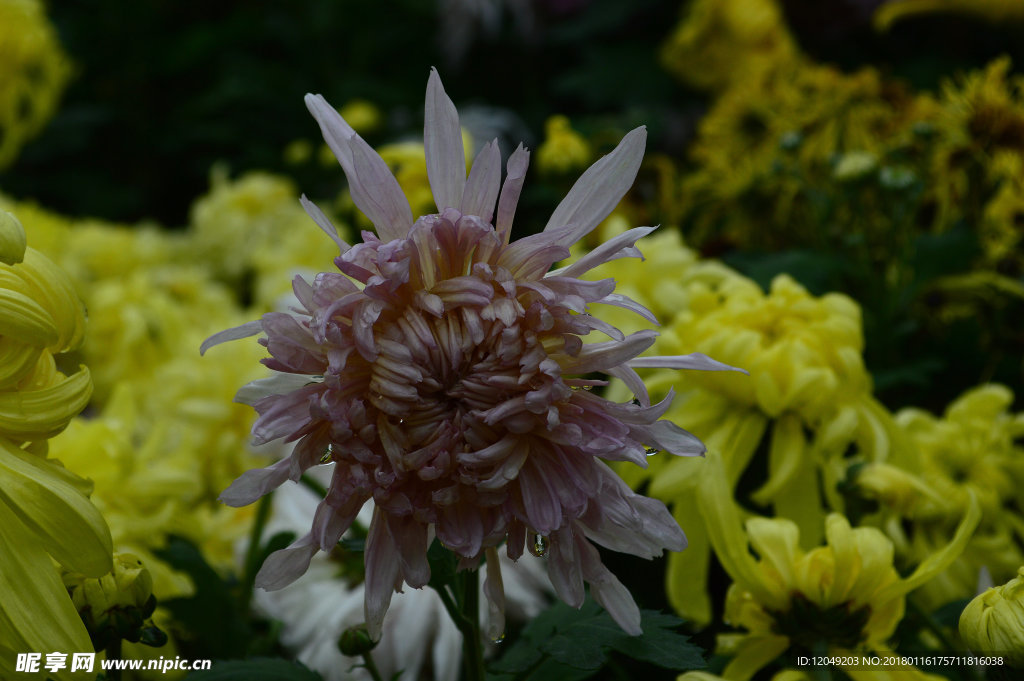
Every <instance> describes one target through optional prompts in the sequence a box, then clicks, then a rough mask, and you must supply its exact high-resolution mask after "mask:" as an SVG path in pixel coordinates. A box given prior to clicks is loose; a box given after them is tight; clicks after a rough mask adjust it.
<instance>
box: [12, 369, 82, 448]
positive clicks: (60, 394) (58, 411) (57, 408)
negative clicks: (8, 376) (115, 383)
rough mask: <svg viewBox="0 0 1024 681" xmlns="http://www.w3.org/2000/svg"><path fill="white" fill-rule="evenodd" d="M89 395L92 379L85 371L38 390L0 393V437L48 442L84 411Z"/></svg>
mask: <svg viewBox="0 0 1024 681" xmlns="http://www.w3.org/2000/svg"><path fill="white" fill-rule="evenodd" d="M91 395H92V379H91V378H90V376H89V370H88V369H86V368H85V367H81V368H80V370H79V371H78V373H76V374H72V375H71V376H68V377H67V378H64V379H63V380H60V381H58V382H56V383H55V384H52V385H48V386H46V387H43V388H40V389H38V390H28V391H20V392H6V393H0V436H4V437H7V438H9V439H12V440H19V441H21V440H45V439H48V438H51V437H53V436H54V435H56V434H57V433H59V432H60V431H62V430H64V428H65V427H66V426H67V425H68V422H69V421H70V420H71V419H72V418H74V417H75V416H76V415H77V414H78V413H79V412H81V411H82V409H84V408H85V405H86V404H88V403H89V397H90V396H91Z"/></svg>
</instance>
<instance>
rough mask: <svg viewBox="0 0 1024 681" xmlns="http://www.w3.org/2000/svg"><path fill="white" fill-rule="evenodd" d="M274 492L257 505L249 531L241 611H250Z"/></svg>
mask: <svg viewBox="0 0 1024 681" xmlns="http://www.w3.org/2000/svg"><path fill="white" fill-rule="evenodd" d="M273 496H274V495H273V494H267V495H266V496H264V497H263V498H262V499H260V504H259V506H257V507H256V518H255V519H254V520H253V522H252V530H251V531H250V532H249V548H248V549H247V550H246V552H245V575H244V576H245V584H244V590H243V591H242V599H241V611H242V612H243V613H247V612H249V601H250V600H252V590H253V588H254V585H255V584H256V572H257V571H258V570H259V568H260V566H259V565H257V564H256V561H257V560H258V559H259V555H260V544H261V543H262V540H263V528H264V527H266V525H267V518H269V517H270V509H271V499H272V498H273Z"/></svg>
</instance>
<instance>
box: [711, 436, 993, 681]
mask: <svg viewBox="0 0 1024 681" xmlns="http://www.w3.org/2000/svg"><path fill="white" fill-rule="evenodd" d="M698 500H699V503H700V504H701V507H702V509H704V511H705V517H706V519H707V522H708V525H709V528H708V529H709V536H710V539H711V543H712V545H713V546H714V548H715V553H716V555H717V556H718V558H719V560H720V561H721V563H722V566H723V567H724V568H725V570H726V572H727V573H729V576H730V577H731V578H732V579H733V585H732V586H731V587H730V588H729V592H728V594H727V596H726V605H725V620H726V622H727V623H729V624H732V625H733V626H736V627H740V628H742V629H744V630H745V631H744V633H742V634H738V635H736V634H729V635H723V636H721V637H719V652H721V653H726V654H730V655H732V656H734V660H733V661H732V662H731V663H730V664H729V665H728V666H727V667H726V669H725V672H724V674H723V676H724V677H725V678H726V679H731V680H732V681H746V679H748V678H750V677H751V676H752V675H753V674H754V673H755V672H757V670H759V669H760V668H761V667H763V666H764V665H766V664H768V663H769V662H772V661H774V660H776V659H777V658H778V657H779V656H781V655H783V654H784V653H786V652H787V651H790V653H792V652H793V651H800V654H807V651H811V650H827V651H831V652H830V654H836V655H841V654H842V652H843V651H854V650H860V651H874V652H876V653H878V652H879V651H885V650H887V646H888V640H889V638H890V637H891V636H892V635H893V633H894V632H895V630H896V626H897V625H898V624H899V622H900V620H901V619H902V617H903V613H904V608H905V604H906V595H907V594H908V593H910V592H911V591H913V590H914V589H916V588H918V587H919V586H921V585H922V584H924V583H926V582H928V581H930V580H931V579H933V578H934V577H935V576H936V575H938V574H939V573H941V572H942V571H943V570H945V569H946V568H947V567H948V566H949V564H950V563H951V562H952V561H953V560H954V559H955V558H956V557H957V556H958V555H960V554H961V553H962V552H963V550H964V547H965V546H966V545H967V542H968V540H969V539H970V537H971V534H972V532H973V531H974V529H975V528H976V527H977V525H978V521H979V520H980V518H981V509H980V506H979V504H978V502H977V500H976V499H973V500H972V501H971V503H970V504H969V506H968V508H967V510H966V513H964V515H963V518H962V519H961V521H960V524H959V526H958V527H957V529H956V531H955V533H954V535H953V537H952V538H951V539H949V540H948V542H947V543H946V544H945V546H942V547H940V548H939V549H938V550H936V551H935V552H934V553H933V554H932V555H930V556H928V557H927V558H926V559H925V560H923V561H921V562H920V564H918V565H917V566H916V569H915V570H914V571H913V572H912V573H910V574H909V575H907V576H906V577H901V576H900V574H899V573H898V572H897V571H896V568H895V566H894V564H893V556H894V548H893V544H892V541H891V540H889V538H888V537H886V536H885V535H884V534H883V533H882V532H881V531H880V530H878V529H876V528H873V527H858V528H853V527H851V526H850V523H849V521H848V520H847V519H846V518H845V517H844V516H842V515H840V514H838V513H832V514H830V515H829V516H828V517H827V518H826V520H825V545H824V546H818V547H815V548H812V549H810V550H809V551H808V550H804V549H803V548H802V547H801V535H800V530H799V528H798V527H797V525H796V524H795V523H793V522H792V521H790V520H788V519H785V518H759V517H755V518H750V519H748V520H747V521H746V523H745V524H744V525H745V532H744V531H743V529H741V520H740V510H739V508H738V507H737V506H736V504H735V502H733V500H732V495H731V492H730V491H729V487H728V482H727V479H726V472H725V467H724V466H723V462H722V460H721V458H719V457H717V456H714V455H711V456H709V458H708V461H707V467H706V470H705V471H704V475H703V477H702V479H701V487H700V490H699V493H698ZM748 542H749V545H750V547H751V548H752V549H753V550H754V552H755V553H756V554H757V556H758V557H757V558H755V557H754V555H752V554H751V552H750V551H749V550H748V548H747V544H748Z"/></svg>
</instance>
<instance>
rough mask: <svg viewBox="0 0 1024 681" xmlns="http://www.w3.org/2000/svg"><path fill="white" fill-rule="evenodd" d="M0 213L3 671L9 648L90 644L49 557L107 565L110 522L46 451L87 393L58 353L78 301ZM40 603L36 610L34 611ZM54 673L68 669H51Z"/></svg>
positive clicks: (75, 566)
mask: <svg viewBox="0 0 1024 681" xmlns="http://www.w3.org/2000/svg"><path fill="white" fill-rule="evenodd" d="M3 218H4V219H2V220H0V243H2V244H4V262H3V263H2V264H0V360H2V361H0V592H2V593H3V594H4V597H3V599H0V675H2V676H4V677H7V676H9V675H10V674H11V673H13V669H12V666H13V662H14V659H15V653H17V652H25V651H34V650H59V651H64V652H72V651H84V650H90V649H91V646H90V642H89V636H88V633H87V632H86V630H85V628H84V626H83V625H82V622H81V620H80V619H79V617H78V613H77V612H76V611H75V608H74V607H73V606H72V604H71V601H70V599H68V597H67V592H66V591H65V590H64V587H63V584H62V583H61V580H60V577H59V575H58V573H57V572H56V570H55V568H54V564H53V561H54V560H56V561H57V562H58V563H60V564H61V565H63V566H64V567H65V568H67V569H70V570H74V571H76V572H81V573H84V574H86V575H91V576H99V575H102V574H103V573H105V572H108V571H109V570H110V567H111V553H112V547H111V540H110V531H109V530H108V529H107V525H106V523H105V522H104V520H103V518H102V517H101V516H100V513H99V511H98V510H97V509H96V508H95V507H94V506H93V505H92V504H91V503H90V502H89V499H88V496H87V494H88V492H89V489H90V485H89V483H88V482H87V481H86V480H83V479H82V478H79V477H78V476H77V475H75V474H73V473H72V472H71V471H69V470H67V469H65V468H64V466H63V465H62V464H61V463H60V462H59V461H57V460H55V459H51V458H47V456H46V453H47V446H46V439H47V438H50V437H52V436H54V435H56V434H57V433H59V432H60V431H61V430H63V429H64V428H65V427H66V426H67V424H68V422H69V421H70V420H71V419H72V418H73V417H74V416H75V415H76V414H77V413H78V412H80V411H81V410H82V409H83V408H84V407H85V405H86V403H87V402H88V401H89V396H90V394H91V392H92V382H91V380H90V377H89V372H88V370H86V369H85V368H84V367H81V368H80V369H79V370H78V372H77V373H75V374H72V375H71V376H65V375H64V374H63V373H61V372H60V371H58V370H57V367H56V362H55V360H54V354H55V353H61V352H65V351H67V350H71V349H73V348H75V347H76V346H77V345H78V344H79V343H80V342H81V340H82V333H83V328H84V325H85V316H84V309H83V307H82V304H81V302H80V301H79V300H78V298H77V296H76V295H75V291H74V287H73V285H72V284H71V281H70V280H69V279H68V277H67V275H66V274H65V273H64V272H63V271H62V270H60V269H59V268H58V267H57V266H56V265H54V264H53V262H51V261H50V260H49V259H47V258H46V257H45V256H43V255H42V254H41V253H39V252H38V251H36V250H34V249H33V248H28V247H25V246H24V244H25V243H26V237H25V233H24V231H23V229H22V226H21V224H20V223H19V222H18V221H17V220H16V219H12V218H10V217H9V216H7V215H6V214H4V215H3ZM41 613H42V614H41ZM57 676H58V677H59V678H61V679H64V678H68V674H67V673H66V672H64V673H58V675H57Z"/></svg>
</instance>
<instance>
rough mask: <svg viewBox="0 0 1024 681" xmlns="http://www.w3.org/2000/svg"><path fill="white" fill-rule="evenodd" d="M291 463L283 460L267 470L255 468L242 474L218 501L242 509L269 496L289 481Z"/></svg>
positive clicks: (221, 494) (222, 493)
mask: <svg viewBox="0 0 1024 681" xmlns="http://www.w3.org/2000/svg"><path fill="white" fill-rule="evenodd" d="M289 465H290V462H289V460H288V459H281V460H280V461H278V462H277V463H275V464H273V465H272V466H267V467H266V468H254V469H252V470H249V471H246V472H244V473H242V474H241V475H240V476H238V478H237V479H236V480H235V481H234V482H232V483H231V484H230V485H229V486H228V488H227V489H226V490H224V491H223V492H221V493H220V496H219V497H218V499H220V501H222V502H223V503H225V504H227V505H228V506H234V507H235V508H241V507H242V506H246V505H248V504H251V503H252V502H254V501H256V500H257V499H259V498H260V497H262V496H263V495H264V494H269V493H270V492H273V491H274V490H275V489H277V488H278V487H280V486H281V484H282V483H284V481H285V480H287V479H288V473H289Z"/></svg>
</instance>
